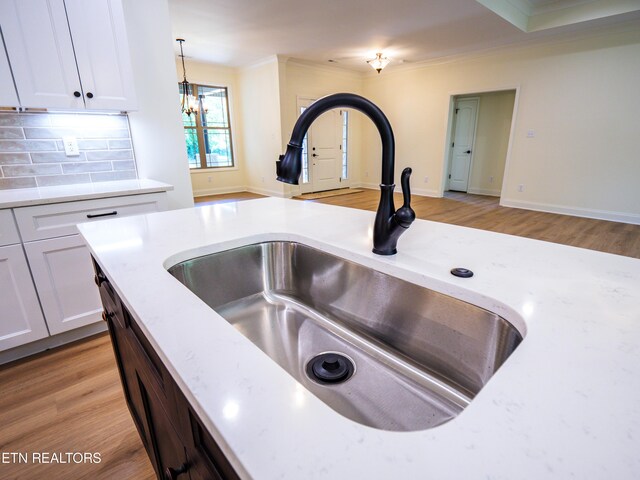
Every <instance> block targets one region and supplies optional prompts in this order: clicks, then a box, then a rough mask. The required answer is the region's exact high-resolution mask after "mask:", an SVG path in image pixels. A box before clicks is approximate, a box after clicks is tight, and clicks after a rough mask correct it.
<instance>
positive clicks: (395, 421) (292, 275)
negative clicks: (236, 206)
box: [169, 242, 522, 431]
mask: <svg viewBox="0 0 640 480" xmlns="http://www.w3.org/2000/svg"><path fill="white" fill-rule="evenodd" d="M169 272H170V273H171V274H172V275H173V276H174V277H176V278H177V279H178V280H179V281H180V282H182V283H183V284H184V285H186V286H187V287H188V288H189V289H190V290H191V291H192V292H194V293H195V294H196V295H197V296H198V297H200V298H201V299H202V300H203V301H204V302H206V303H207V304H208V305H209V306H210V307H211V308H212V309H214V310H215V311H216V312H218V313H219V314H220V315H221V316H222V317H224V318H225V319H226V320H227V321H228V322H229V323H231V324H232V325H233V326H234V327H235V328H237V329H238V330H239V331H240V332H241V333H242V334H243V335H245V336H246V337H247V338H248V339H250V340H251V341H252V342H253V343H254V344H256V345H257V346H258V347H259V348H260V349H262V350H263V351H264V352H265V353H266V354H267V355H269V356H270V357H271V358H272V359H273V360H274V361H275V362H277V363H278V364H279V365H280V366H281V367H282V368H284V369H285V370H286V371H287V372H289V374H291V375H292V376H293V377H294V378H295V379H296V380H298V382H300V383H301V384H302V385H304V386H305V387H306V388H307V389H309V390H310V391H311V392H313V393H314V394H315V395H316V396H317V397H319V398H320V399H321V400H323V401H324V402H325V403H326V404H327V405H329V406H330V407H331V408H333V409H334V410H336V411H337V412H339V413H341V414H342V415H344V416H345V417H348V418H350V419H352V420H354V421H356V422H360V423H362V424H364V425H368V426H371V427H375V428H380V429H384V430H397V431H413V430H424V429H427V428H430V427H434V426H437V425H440V424H442V423H444V422H446V421H448V420H450V419H452V418H454V417H455V416H456V415H458V414H459V413H460V412H461V411H462V410H463V409H464V408H465V407H466V406H467V405H468V404H469V403H470V402H471V401H472V399H473V397H474V396H475V395H476V394H477V393H478V392H479V391H480V389H481V388H482V387H483V386H484V385H485V384H486V383H487V381H488V380H489V379H490V378H491V376H492V375H493V374H494V373H495V371H496V370H497V369H498V368H499V367H500V366H501V365H502V364H503V363H504V362H505V360H506V359H507V358H508V357H509V355H510V354H511V353H512V352H513V351H514V349H515V348H516V347H517V346H518V345H519V343H520V342H521V341H522V336H521V335H520V333H519V332H518V331H517V330H516V329H515V328H514V327H513V326H512V325H511V324H510V323H509V322H507V321H506V320H505V319H503V318H501V317H499V316H498V315H496V314H494V313H491V312H489V311H487V310H484V309H482V308H479V307H476V306H474V305H471V304H468V303H465V302H463V301H460V300H457V299H455V298H452V297H449V296H446V295H442V294H440V293H437V292H434V291H432V290H429V289H426V288H423V287H420V286H417V285H414V284H412V283H409V282H405V281H403V280H400V279H398V278H395V277H392V276H390V275H386V274H383V273H380V272H378V271H375V270H372V269H370V268H367V267H364V266H362V265H358V264H356V263H353V262H350V261H346V260H343V259H341V258H339V257H336V256H333V255H330V254H327V253H324V252H322V251H320V250H317V249H314V248H311V247H308V246H306V245H303V244H300V243H293V242H265V243H260V244H255V245H248V246H245V247H240V248H236V249H233V250H228V251H224V252H220V253H215V254H211V255H207V256H203V257H198V258H194V259H191V260H187V261H185V262H182V263H179V264H177V265H175V266H173V267H171V268H170V269H169ZM327 352H336V353H339V354H342V355H343V356H344V358H346V359H347V362H348V361H349V360H351V361H352V362H353V364H354V366H355V368H354V370H353V372H352V374H351V375H350V376H348V377H346V378H347V379H346V380H342V381H339V382H337V383H327V382H325V381H322V380H319V379H318V378H315V377H314V375H310V374H309V372H310V371H311V370H312V368H311V367H312V365H311V364H310V362H311V361H312V359H313V358H314V357H316V356H317V355H319V354H322V353H327ZM323 365H324V366H326V367H327V368H328V370H331V369H332V368H333V367H332V365H334V366H335V364H334V363H331V361H330V362H329V363H324V364H323Z"/></svg>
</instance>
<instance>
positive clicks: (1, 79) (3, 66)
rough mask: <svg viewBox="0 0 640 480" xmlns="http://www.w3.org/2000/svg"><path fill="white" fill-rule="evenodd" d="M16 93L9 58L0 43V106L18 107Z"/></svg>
mask: <svg viewBox="0 0 640 480" xmlns="http://www.w3.org/2000/svg"><path fill="white" fill-rule="evenodd" d="M19 106H20V103H19V102H18V95H16V88H15V86H14V85H13V77H12V76H11V68H10V67H9V60H7V55H6V54H5V52H4V50H3V49H2V43H0V107H19Z"/></svg>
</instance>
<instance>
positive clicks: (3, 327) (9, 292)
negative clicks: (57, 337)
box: [0, 244, 49, 351]
mask: <svg viewBox="0 0 640 480" xmlns="http://www.w3.org/2000/svg"><path fill="white" fill-rule="evenodd" d="M48 335H49V332H48V331H47V326H46V325H45V323H44V317H43V316H42V311H41V310H40V304H39V303H38V296H37V295H36V290H35V288H34V287H33V282H32V281H31V275H30V274H29V266H28V265H27V260H26V259H25V257H24V253H23V252H22V245H20V244H18V245H9V246H6V247H0V351H1V350H7V349H9V348H13V347H17V346H18V345H23V344H25V343H29V342H33V341H36V340H40V339H41V338H44V337H46V336H48Z"/></svg>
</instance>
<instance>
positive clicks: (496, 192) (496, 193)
mask: <svg viewBox="0 0 640 480" xmlns="http://www.w3.org/2000/svg"><path fill="white" fill-rule="evenodd" d="M467 193H470V194H472V195H488V196H490V197H499V196H500V193H501V192H500V190H489V189H487V188H470V189H468V190H467Z"/></svg>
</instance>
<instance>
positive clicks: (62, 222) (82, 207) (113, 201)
mask: <svg viewBox="0 0 640 480" xmlns="http://www.w3.org/2000/svg"><path fill="white" fill-rule="evenodd" d="M166 209H167V197H166V194H165V193H147V194H143V195H129V196H125V197H112V198H100V199H96V200H83V201H79V202H68V203H53V204H49V205H36V206H33V207H21V208H16V209H15V215H16V221H17V222H18V228H19V229H20V233H21V234H22V239H23V241H25V242H30V241H33V240H43V239H46V238H54V237H62V236H65V235H73V234H76V233H78V229H77V228H76V225H77V224H78V223H84V222H94V221H99V220H104V219H107V218H118V217H127V216H130V215H139V214H143V213H151V212H161V211H163V210H166Z"/></svg>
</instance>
